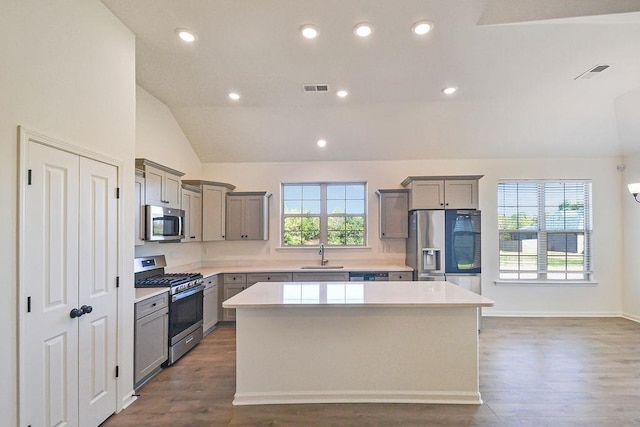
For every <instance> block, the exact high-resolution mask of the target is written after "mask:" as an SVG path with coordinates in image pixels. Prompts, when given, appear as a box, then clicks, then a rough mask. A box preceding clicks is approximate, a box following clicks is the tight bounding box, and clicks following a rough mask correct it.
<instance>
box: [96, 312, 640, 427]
mask: <svg viewBox="0 0 640 427" xmlns="http://www.w3.org/2000/svg"><path fill="white" fill-rule="evenodd" d="M234 392H235V328H234V327H233V326H228V325H226V326H221V327H219V328H218V329H216V330H215V331H213V332H212V333H211V334H209V335H208V336H207V337H206V338H205V339H204V340H203V341H202V342H201V343H200V345H198V347H196V348H195V349H194V350H192V351H191V352H190V353H189V354H187V355H186V356H185V357H183V358H182V359H181V360H180V361H178V363H177V364H175V365H173V366H171V367H170V368H168V369H164V370H163V371H162V372H160V374H158V376H156V377H155V378H154V379H153V380H152V381H151V382H150V383H149V384H147V385H146V386H145V387H144V388H142V389H141V390H140V391H139V393H140V397H139V398H138V400H137V401H136V402H135V403H133V404H132V405H131V406H130V407H129V408H127V409H126V410H124V411H122V412H121V413H120V414H117V415H113V416H111V418H109V419H108V420H107V421H105V423H104V424H103V426H104V427H119V426H136V427H139V426H171V427H178V426H190V427H191V426H193V427H197V426H492V427H494V426H536V427H537V426H549V427H551V426H553V427H562V426H580V427H586V426H598V427H600V426H640V324H638V323H635V322H632V321H629V320H625V319H621V318H484V319H483V330H482V333H481V334H480V392H481V394H482V398H483V400H484V404H483V405H480V406H476V405H418V404H314V405H263V406H242V407H234V406H233V405H232V404H231V401H232V400H233V394H234Z"/></svg>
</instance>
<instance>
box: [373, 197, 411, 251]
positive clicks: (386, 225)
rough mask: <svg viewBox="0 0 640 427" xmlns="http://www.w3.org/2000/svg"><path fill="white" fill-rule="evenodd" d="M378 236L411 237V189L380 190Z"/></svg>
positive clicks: (392, 237)
mask: <svg viewBox="0 0 640 427" xmlns="http://www.w3.org/2000/svg"><path fill="white" fill-rule="evenodd" d="M376 194H377V195H378V208H379V209H378V230H379V231H378V237H380V238H381V239H406V238H407V237H409V190H406V189H405V190H403V189H399V190H395V189H394V190H378V191H376Z"/></svg>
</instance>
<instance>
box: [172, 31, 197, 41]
mask: <svg viewBox="0 0 640 427" xmlns="http://www.w3.org/2000/svg"><path fill="white" fill-rule="evenodd" d="M176 32H177V33H178V37H180V39H182V41H184V42H187V43H193V42H194V41H196V35H195V34H194V33H192V32H191V31H189V30H184V29H181V28H178V29H177V30H176Z"/></svg>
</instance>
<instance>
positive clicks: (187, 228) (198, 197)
mask: <svg viewBox="0 0 640 427" xmlns="http://www.w3.org/2000/svg"><path fill="white" fill-rule="evenodd" d="M182 210H183V211H184V239H182V240H181V242H201V241H202V193H201V190H200V187H194V186H192V185H188V184H182Z"/></svg>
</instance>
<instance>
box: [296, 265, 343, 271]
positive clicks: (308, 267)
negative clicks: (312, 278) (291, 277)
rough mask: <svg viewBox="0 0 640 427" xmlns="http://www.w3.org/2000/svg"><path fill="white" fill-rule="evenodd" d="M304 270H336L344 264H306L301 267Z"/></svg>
mask: <svg viewBox="0 0 640 427" xmlns="http://www.w3.org/2000/svg"><path fill="white" fill-rule="evenodd" d="M300 268H301V269H303V270H334V269H337V268H344V266H342V265H305V266H304V267H300Z"/></svg>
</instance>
